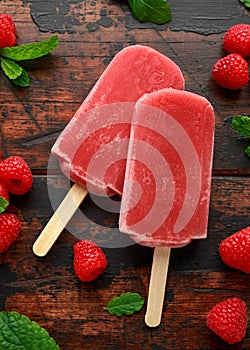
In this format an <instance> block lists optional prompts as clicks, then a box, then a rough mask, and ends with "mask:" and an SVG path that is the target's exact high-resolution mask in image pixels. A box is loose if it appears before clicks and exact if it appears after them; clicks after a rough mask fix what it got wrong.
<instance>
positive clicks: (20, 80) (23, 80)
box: [11, 69, 30, 87]
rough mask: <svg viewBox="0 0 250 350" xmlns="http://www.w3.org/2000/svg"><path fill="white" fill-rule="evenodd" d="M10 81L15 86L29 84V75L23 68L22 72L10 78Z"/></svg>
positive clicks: (26, 85)
mask: <svg viewBox="0 0 250 350" xmlns="http://www.w3.org/2000/svg"><path fill="white" fill-rule="evenodd" d="M11 81H12V82H13V83H14V84H15V85H17V86H21V87H28V86H30V77H29V74H28V73H27V72H26V70H25V69H23V71H22V74H21V75H19V77H17V78H16V79H11Z"/></svg>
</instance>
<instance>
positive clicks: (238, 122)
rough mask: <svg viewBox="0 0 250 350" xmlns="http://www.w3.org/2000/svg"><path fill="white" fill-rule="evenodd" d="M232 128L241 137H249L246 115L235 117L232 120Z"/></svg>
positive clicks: (249, 125) (248, 121) (248, 123)
mask: <svg viewBox="0 0 250 350" xmlns="http://www.w3.org/2000/svg"><path fill="white" fill-rule="evenodd" d="M232 128H233V129H234V130H237V131H239V133H240V134H241V135H242V136H247V137H250V118H249V117H248V116H246V115H235V116H234V117H233V119H232Z"/></svg>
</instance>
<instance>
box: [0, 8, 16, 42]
mask: <svg viewBox="0 0 250 350" xmlns="http://www.w3.org/2000/svg"><path fill="white" fill-rule="evenodd" d="M15 43H16V27H15V24H14V22H13V20H12V17H11V16H10V15H6V14H1V15H0V48H3V47H7V46H14V45H15Z"/></svg>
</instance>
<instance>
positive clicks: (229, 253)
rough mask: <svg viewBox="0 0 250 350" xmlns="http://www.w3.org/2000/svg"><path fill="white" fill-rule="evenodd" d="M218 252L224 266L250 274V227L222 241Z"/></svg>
mask: <svg viewBox="0 0 250 350" xmlns="http://www.w3.org/2000/svg"><path fill="white" fill-rule="evenodd" d="M219 252H220V256H221V259H222V260H223V261H224V263H225V264H227V265H228V266H230V267H233V268H235V269H238V270H241V271H243V272H246V273H250V258H249V257H250V226H249V227H246V228H244V229H242V230H240V231H238V232H236V233H234V234H233V235H231V236H229V237H227V238H226V239H224V240H223V241H222V242H221V243H220V247H219Z"/></svg>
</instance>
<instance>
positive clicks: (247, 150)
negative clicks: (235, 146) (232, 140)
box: [245, 146, 250, 157]
mask: <svg viewBox="0 0 250 350" xmlns="http://www.w3.org/2000/svg"><path fill="white" fill-rule="evenodd" d="M245 153H246V155H247V156H248V157H250V146H248V147H247V149H245Z"/></svg>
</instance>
